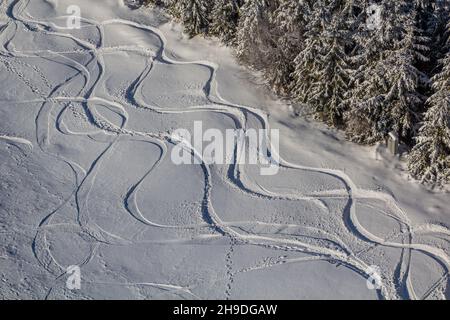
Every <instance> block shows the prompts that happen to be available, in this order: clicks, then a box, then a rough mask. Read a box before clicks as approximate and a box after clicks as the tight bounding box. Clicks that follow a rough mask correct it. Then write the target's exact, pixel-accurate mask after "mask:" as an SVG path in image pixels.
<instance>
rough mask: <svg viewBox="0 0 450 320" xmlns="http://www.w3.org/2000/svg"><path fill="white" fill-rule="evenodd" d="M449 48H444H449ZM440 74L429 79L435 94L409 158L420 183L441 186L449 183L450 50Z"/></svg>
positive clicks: (430, 101) (430, 100)
mask: <svg viewBox="0 0 450 320" xmlns="http://www.w3.org/2000/svg"><path fill="white" fill-rule="evenodd" d="M448 48H449V47H447V49H448ZM441 63H442V71H441V72H440V73H438V74H437V75H436V76H434V77H433V78H432V81H433V89H434V94H433V95H432V96H431V97H430V98H429V99H428V101H427V103H428V105H429V106H430V108H429V109H428V111H427V112H426V114H425V119H424V122H423V124H422V127H421V128H420V133H419V136H418V137H417V138H416V141H417V144H416V146H415V147H414V148H413V149H412V151H411V154H410V155H409V171H410V172H411V175H412V176H413V177H414V178H416V179H418V180H420V181H421V182H422V183H426V184H431V185H433V186H443V185H444V184H446V183H449V182H450V50H449V49H448V53H447V55H446V57H445V58H444V59H443V60H442V61H441Z"/></svg>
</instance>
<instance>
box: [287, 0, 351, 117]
mask: <svg viewBox="0 0 450 320" xmlns="http://www.w3.org/2000/svg"><path fill="white" fill-rule="evenodd" d="M349 3H351V1H326V0H322V1H316V2H315V3H314V5H313V9H312V13H311V16H310V20H309V22H308V25H307V26H306V32H305V37H306V40H305V47H304V49H303V50H302V51H301V52H300V53H299V54H298V56H297V57H296V59H295V64H296V67H295V71H294V73H293V77H294V79H295V82H294V85H293V94H294V96H295V98H296V101H297V102H299V103H300V104H303V105H306V106H308V107H310V108H312V109H313V111H314V112H315V115H316V117H318V118H320V119H322V120H323V121H325V122H327V123H328V124H330V125H339V124H341V122H342V116H343V111H344V108H345V105H344V95H345V93H346V92H347V90H348V83H349V80H350V70H349V58H348V56H347V48H348V47H350V43H349V40H350V39H351V37H350V29H349V24H350V23H351V22H352V20H353V13H352V8H351V6H350V5H349Z"/></svg>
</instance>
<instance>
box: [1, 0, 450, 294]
mask: <svg viewBox="0 0 450 320" xmlns="http://www.w3.org/2000/svg"><path fill="white" fill-rule="evenodd" d="M28 4H29V0H14V1H13V2H12V3H11V4H10V6H9V7H8V8H7V11H6V13H7V16H8V18H9V19H8V21H7V23H6V25H4V26H3V27H2V29H1V31H0V32H1V33H0V36H1V44H2V45H1V48H0V58H1V61H2V62H3V63H5V61H8V62H7V63H8V64H9V65H10V66H14V63H15V62H14V59H15V58H41V59H45V60H48V61H52V62H53V63H57V64H61V65H64V66H66V67H68V68H70V69H73V70H74V71H75V74H74V75H73V76H72V77H70V78H69V79H67V80H66V81H65V82H63V83H59V84H57V85H56V86H54V87H52V86H51V85H48V86H47V87H49V91H50V93H49V94H45V93H43V92H40V91H39V90H38V89H36V88H33V87H32V84H30V83H29V82H27V80H26V79H22V81H23V82H24V83H28V84H29V86H30V88H31V89H32V90H33V92H35V93H36V94H37V95H38V96H39V98H36V99H33V100H28V101H17V102H16V103H30V102H36V103H40V104H41V108H40V111H39V113H38V115H37V117H36V120H35V123H36V143H37V145H38V146H39V149H40V151H41V152H43V153H44V154H46V155H47V156H50V157H52V158H54V159H56V160H58V161H62V162H64V163H66V164H67V166H68V168H70V170H71V171H72V173H73V176H74V189H73V193H72V194H71V195H70V197H68V198H67V199H66V200H65V202H64V203H62V204H61V205H60V206H59V207H57V208H55V210H53V212H51V213H49V214H48V215H47V216H46V218H45V219H43V221H42V222H41V223H40V225H39V226H38V227H37V230H36V237H35V240H34V243H33V250H34V253H35V256H36V258H37V260H38V261H39V263H40V264H41V265H42V267H44V268H45V269H46V270H47V271H48V272H50V273H52V274H53V275H54V276H55V282H56V280H57V279H59V278H61V277H62V276H63V275H64V274H65V269H64V267H63V266H61V264H60V263H58V260H57V258H56V257H54V256H53V255H52V252H51V250H50V247H49V245H48V243H47V238H46V236H47V231H48V230H50V229H53V228H62V229H64V230H67V231H74V232H82V233H83V234H85V235H86V236H88V237H90V239H91V240H92V246H91V252H90V254H89V255H88V256H87V257H86V258H85V259H84V260H83V261H80V263H79V264H80V266H83V265H86V264H88V263H89V262H90V261H91V259H92V258H93V256H94V255H95V252H96V250H97V249H98V247H99V246H100V245H102V244H108V245H112V246H129V245H132V244H133V243H135V242H134V240H133V239H124V238H122V237H120V236H118V235H115V234H111V233H109V232H107V231H105V230H103V229H102V228H101V227H100V226H98V225H97V224H96V223H95V222H93V221H92V219H91V218H90V212H89V208H88V203H89V196H90V192H91V189H92V187H93V185H94V183H95V180H96V178H97V173H98V171H99V168H100V167H101V166H102V165H103V163H104V162H105V160H106V159H108V158H109V157H110V156H111V154H112V152H113V151H114V149H115V147H116V145H117V142H118V141H121V140H123V139H131V140H137V141H146V142H149V143H152V144H154V145H156V146H158V147H159V149H160V150H161V154H160V157H159V160H158V161H157V162H156V163H155V164H154V165H153V166H151V167H150V168H149V170H148V171H147V173H146V174H145V175H144V176H143V177H142V178H141V179H140V180H139V181H138V182H137V183H136V184H135V185H132V186H130V188H129V192H128V194H127V196H126V198H125V199H123V204H124V208H125V209H126V210H127V212H128V213H129V214H130V215H131V216H133V217H134V218H135V219H136V220H137V221H139V222H140V223H142V224H143V225H144V226H151V227H157V228H167V229H186V230H188V229H198V228H203V229H205V230H210V231H209V232H210V235H209V236H207V235H206V236H203V237H199V238H197V240H199V241H207V240H208V239H211V240H214V239H217V238H218V237H228V238H229V239H230V240H229V241H230V243H231V248H230V252H229V253H228V254H227V257H226V265H227V269H228V271H227V275H226V277H227V278H228V279H225V281H226V282H228V283H227V288H226V289H224V291H225V295H226V297H227V298H228V297H229V295H230V293H231V289H232V287H231V286H232V282H233V277H234V273H233V272H232V269H231V266H232V263H233V261H232V254H231V252H232V251H233V249H234V247H235V246H237V245H239V244H251V245H255V246H262V247H265V248H269V249H273V250H280V251H296V252H303V253H307V254H309V257H306V258H298V259H286V257H285V256H282V258H281V260H280V261H278V262H277V263H270V264H266V265H263V266H254V267H250V268H247V269H245V270H241V271H240V272H250V271H252V270H257V269H261V268H269V267H272V266H273V265H277V264H279V263H300V262H301V263H304V262H307V261H317V260H326V261H330V262H337V263H340V264H342V265H344V266H346V267H348V268H350V269H351V270H353V271H355V272H357V273H359V274H360V275H362V276H364V277H366V278H368V277H369V276H370V275H369V274H366V270H367V269H368V267H369V264H368V263H367V262H365V261H363V260H362V259H361V258H360V257H359V254H360V253H354V252H352V250H351V249H349V247H348V246H347V245H346V244H345V242H344V241H343V240H342V239H339V238H337V237H335V236H332V235H331V234H328V233H327V232H326V230H321V231H322V233H321V235H322V237H323V240H326V241H332V242H333V243H334V244H335V246H334V248H328V247H321V246H318V245H312V244H310V243H307V242H302V241H300V240H298V239H294V238H282V237H279V236H278V237H275V236H271V235H270V234H269V235H267V234H254V233H251V232H248V231H245V230H246V228H245V227H246V226H258V225H259V226H263V225H270V224H266V223H263V222H259V221H246V222H232V221H223V220H222V219H221V217H220V216H219V215H218V214H217V213H216V211H215V208H214V204H213V203H212V200H211V193H212V190H213V188H214V184H213V181H212V175H211V171H210V170H211V169H210V167H209V166H208V165H206V164H205V163H204V162H203V164H202V165H201V166H202V169H203V172H204V176H205V186H204V196H203V211H204V216H203V218H204V223H202V224H199V225H183V226H173V225H162V224H159V223H155V222H152V221H150V220H148V219H147V218H145V216H144V215H143V214H142V212H141V210H140V208H139V207H138V204H137V201H136V197H137V196H138V194H139V190H140V187H141V185H142V183H143V182H144V181H145V180H146V179H147V178H149V177H150V176H151V174H152V172H153V171H154V170H155V169H156V168H157V167H158V166H159V165H160V163H161V161H162V160H163V159H165V158H166V155H167V150H168V146H169V145H170V144H174V143H177V141H176V138H174V137H173V136H171V134H170V133H165V132H140V131H134V130H130V129H127V128H126V125H127V120H128V114H127V111H126V110H127V108H140V109H145V110H147V111H148V112H156V113H159V114H182V113H187V112H215V113H223V114H226V115H228V116H229V117H231V118H232V119H233V120H234V121H235V123H236V126H237V127H238V128H243V129H245V128H247V116H248V115H249V114H251V115H253V116H254V117H256V118H257V119H258V120H259V121H260V123H261V126H262V128H264V129H270V124H269V121H268V117H267V115H266V114H265V113H264V112H263V111H261V110H259V109H255V108H250V107H247V106H243V105H237V104H233V103H231V102H229V101H226V100H225V99H223V98H222V97H221V95H220V93H219V90H218V83H217V81H216V74H217V70H218V68H219V66H218V65H216V64H214V63H211V62H209V61H190V62H183V61H175V60H172V59H170V58H169V57H168V56H167V55H166V51H165V49H166V45H167V41H166V39H165V37H164V34H162V32H161V31H160V30H158V29H157V28H154V27H151V26H147V25H144V24H140V23H137V22H133V21H128V20H122V19H112V20H107V21H103V22H101V23H100V22H97V21H93V20H88V19H82V22H83V27H85V26H91V27H92V26H93V27H95V28H97V30H98V32H99V36H100V41H99V43H98V44H92V43H90V42H88V41H85V40H83V39H80V38H77V37H75V36H73V35H71V34H69V33H66V32H64V29H62V28H60V27H58V26H56V25H55V24H54V23H52V22H48V21H43V20H34V19H33V18H32V17H31V16H30V15H29V13H27V14H25V10H26V8H27V6H28ZM112 24H115V25H125V26H128V27H132V28H136V29H139V30H141V31H143V32H148V33H150V34H152V35H153V36H156V37H157V38H159V40H160V43H161V47H160V49H159V50H158V51H157V52H152V51H151V50H149V49H148V48H145V47H141V46H117V47H109V48H107V47H104V41H103V39H104V27H105V26H107V25H112ZM19 25H22V26H24V27H25V28H27V29H28V30H29V31H31V32H38V33H42V34H48V35H52V36H58V37H63V38H68V39H71V40H73V41H74V42H75V43H76V44H77V45H79V47H80V49H79V50H78V51H77V52H83V53H85V54H89V55H90V56H91V59H90V60H89V61H88V63H86V64H85V65H83V64H81V63H79V62H77V61H75V60H73V59H71V58H69V57H68V56H66V55H65V54H67V53H71V52H70V51H66V52H56V51H51V50H36V51H24V52H20V51H16V50H15V49H14V48H13V47H12V46H11V41H12V40H13V39H14V37H15V35H16V32H17V29H18V26H19ZM120 51H130V52H134V53H137V54H140V55H141V56H142V57H144V58H145V59H146V62H147V63H146V67H145V68H144V70H143V71H142V73H141V74H140V75H139V77H138V78H137V79H136V80H135V81H134V82H133V83H132V84H131V85H130V87H129V88H128V90H127V92H126V95H125V96H124V97H122V98H123V101H121V102H120V101H114V100H108V99H105V98H100V97H97V96H95V95H94V92H95V89H96V87H97V86H98V84H99V82H100V81H101V79H102V76H103V75H104V73H105V69H106V66H105V62H104V60H103V55H104V54H105V53H108V52H113V53H114V52H120ZM72 52H73V51H72ZM155 60H156V61H159V62H161V63H167V64H173V65H189V64H191V65H192V64H194V65H201V66H204V67H206V68H208V69H209V70H210V71H211V78H210V79H209V81H208V83H207V85H206V86H205V87H204V88H203V90H204V93H205V95H206V97H207V99H208V100H209V102H210V103H209V104H208V105H202V106H194V107H188V108H182V109H170V110H167V109H164V108H160V107H157V106H152V105H149V104H147V103H146V102H145V101H144V99H143V98H142V97H140V95H139V93H140V92H141V88H142V86H143V83H144V81H145V80H146V79H147V78H148V77H150V76H151V74H152V67H153V61H155ZM89 65H91V66H92V65H96V67H97V68H98V70H99V73H98V75H95V74H92V72H91V71H90V70H89ZM36 68H37V67H36ZM36 68H35V72H37V71H38V69H36ZM40 76H41V78H42V79H43V81H44V83H49V81H48V80H47V79H46V78H45V76H44V75H43V74H42V73H40ZM80 77H81V78H82V79H83V81H84V86H83V88H82V89H81V90H80V91H79V93H78V95H77V96H70V95H68V94H66V93H65V91H64V88H65V87H66V86H68V85H69V84H70V82H71V81H73V80H74V79H76V78H80ZM57 103H61V104H64V106H63V108H60V110H56V109H57V108H55V104H57ZM70 103H81V104H82V105H83V108H84V111H85V113H86V116H87V118H88V119H89V121H90V122H91V124H93V125H95V127H97V130H96V131H92V132H85V133H83V134H84V135H86V136H89V138H91V139H96V137H97V136H98V135H101V134H102V133H108V137H109V138H108V139H107V141H106V143H107V147H106V148H105V150H104V151H103V152H102V153H101V155H100V156H99V157H98V158H97V159H96V160H95V161H94V163H92V165H91V166H90V167H89V168H87V169H85V168H83V167H82V166H81V165H79V164H77V163H76V162H74V161H72V160H71V159H65V158H63V157H61V156H59V155H57V154H56V153H54V152H52V150H51V143H50V142H49V141H50V131H51V127H52V126H54V127H55V128H56V130H58V131H59V132H60V133H62V134H65V135H79V134H80V133H75V132H71V131H70V130H69V129H67V127H66V126H65V125H64V122H63V114H64V112H65V111H66V110H67V107H68V105H69V104H70ZM96 104H97V105H98V104H101V105H103V106H106V107H107V108H109V109H110V110H114V112H116V113H117V114H119V115H120V116H121V118H122V119H123V123H122V124H121V125H117V124H114V123H112V122H111V121H109V120H108V119H106V118H105V117H103V116H102V115H101V114H100V113H99V112H98V110H97V109H96ZM52 119H56V121H54V122H52ZM0 140H4V141H6V142H8V143H13V144H19V145H21V146H23V145H25V146H28V147H30V148H32V146H33V144H32V143H31V142H30V141H28V140H25V139H22V138H19V137H10V136H6V135H0ZM267 141H269V137H267ZM184 146H185V148H188V149H189V151H190V152H192V153H193V154H194V155H195V156H197V157H199V159H201V155H200V154H199V153H198V152H197V151H196V150H195V149H194V148H193V147H192V146H189V145H187V144H185V145H184ZM268 149H269V150H270V152H271V153H272V155H274V156H277V157H274V159H279V165H280V166H281V167H282V168H285V169H287V170H302V171H306V172H312V173H318V174H324V175H329V176H332V177H334V178H336V179H338V180H340V181H341V182H342V183H343V184H344V185H345V188H346V193H345V194H343V193H342V191H333V190H330V191H328V192H323V193H319V194H276V193H273V192H270V191H268V190H266V189H264V188H263V187H261V186H259V185H258V184H257V183H256V182H252V181H251V180H250V178H249V177H248V176H246V172H245V167H244V166H242V165H230V167H229V171H228V176H226V177H223V179H225V180H226V182H227V183H228V185H229V186H231V187H232V190H234V191H235V192H244V193H246V194H247V195H249V196H252V197H260V198H265V199H285V200H292V201H296V200H304V201H312V202H314V203H315V204H319V205H321V206H322V207H324V208H325V209H326V207H325V205H323V204H322V199H326V198H335V199H343V200H345V201H347V206H346V209H345V212H344V215H343V217H344V223H345V226H346V227H347V231H348V232H349V234H351V235H353V236H354V237H356V238H357V239H359V240H360V241H363V242H366V243H368V244H370V247H369V249H367V250H370V249H371V248H373V247H376V246H381V247H392V248H399V249H401V250H402V255H401V256H402V258H401V261H399V262H398V267H397V272H396V277H395V279H387V278H386V277H384V276H383V286H382V288H381V289H380V290H379V292H378V293H379V296H380V297H381V298H385V299H396V298H397V299H398V298H411V299H418V298H420V297H417V295H416V293H415V292H414V286H413V284H412V281H411V276H410V272H411V261H410V260H411V252H412V251H420V252H423V253H425V254H426V255H427V256H429V257H432V258H433V259H435V260H436V261H437V262H438V263H439V264H440V265H442V267H443V268H444V270H445V274H444V277H443V279H441V280H440V281H438V282H437V283H436V285H435V286H434V287H433V288H431V289H430V291H432V290H435V289H436V288H437V287H439V286H442V285H445V282H446V281H445V280H446V279H448V277H447V275H448V272H449V268H450V257H449V255H448V254H447V253H446V252H445V251H444V250H442V249H440V248H437V247H433V246H430V245H426V244H421V243H415V242H414V241H413V240H414V235H415V234H419V233H420V234H440V235H441V236H443V237H449V235H450V230H448V229H446V228H444V227H442V226H436V225H423V226H415V225H412V223H411V221H410V220H409V219H408V215H407V214H406V212H404V211H403V210H402V208H400V207H399V205H398V204H397V202H396V200H395V199H394V198H393V197H392V196H391V195H388V194H385V193H381V192H376V191H371V190H364V189H361V188H359V187H358V186H357V185H356V184H355V183H354V182H353V181H352V180H351V179H350V177H349V176H348V175H347V174H345V173H344V172H342V171H340V170H334V169H327V168H313V167H307V166H302V165H300V164H294V163H290V162H288V161H285V160H283V158H282V157H281V155H276V154H274V152H275V150H273V148H271V145H269V146H268ZM273 161H274V162H275V160H273ZM242 177H246V179H243V178H242ZM71 199H75V201H76V208H77V211H78V225H75V224H73V225H70V224H67V225H63V224H53V223H52V217H53V215H54V214H55V213H56V212H58V211H59V210H61V209H62V208H63V207H64V206H66V205H67V204H68V203H69V202H70V201H71ZM368 199H375V200H379V201H383V202H384V203H385V204H386V205H387V206H388V207H389V209H390V211H391V213H386V212H383V214H384V215H386V216H389V217H391V218H394V219H395V220H396V221H398V223H399V224H400V225H401V226H402V228H404V229H405V230H406V232H407V235H408V237H407V238H408V241H407V242H406V243H398V242H394V241H393V240H392V239H395V238H397V237H398V236H399V234H393V235H391V236H389V237H386V238H384V239H383V238H380V237H379V236H376V235H374V234H372V233H371V232H369V231H368V230H367V229H366V228H365V227H364V226H363V225H362V224H361V223H360V222H359V220H358V213H357V209H356V204H357V202H358V201H364V200H368ZM271 226H277V225H275V224H272V225H271ZM279 227H286V228H287V227H298V228H300V227H301V226H295V225H279ZM237 230H239V231H237ZM305 232H306V229H305ZM306 233H307V232H306ZM174 241H177V240H174ZM191 241H196V238H195V237H194V238H193V239H191ZM336 248H337V249H336ZM111 285H123V286H133V285H144V286H153V287H156V288H160V289H161V288H162V289H164V290H169V291H173V292H174V293H175V294H181V293H183V294H187V296H188V297H190V298H199V297H197V296H196V295H195V294H194V293H193V292H192V291H191V289H190V288H188V287H181V286H178V285H176V284H167V283H166V284H162V283H153V282H147V283H140V284H139V283H119V284H111ZM398 287H403V288H406V292H402V291H400V292H399V291H398V290H397V289H396V288H398ZM50 292H51V290H50ZM50 292H49V293H50ZM430 294H431V292H427V294H426V296H425V298H426V297H428V296H429V295H430ZM47 296H48V294H47Z"/></svg>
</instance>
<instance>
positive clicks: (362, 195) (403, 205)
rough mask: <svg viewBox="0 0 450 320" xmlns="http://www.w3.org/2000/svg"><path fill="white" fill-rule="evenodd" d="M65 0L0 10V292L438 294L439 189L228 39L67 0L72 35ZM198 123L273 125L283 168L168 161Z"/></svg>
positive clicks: (441, 254) (442, 199)
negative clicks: (297, 94) (296, 94)
mask: <svg viewBox="0 0 450 320" xmlns="http://www.w3.org/2000/svg"><path fill="white" fill-rule="evenodd" d="M73 2H74V1H73V0H71V1H68V0H32V1H27V0H6V1H5V0H2V1H1V5H0V24H1V27H0V32H1V34H0V43H1V48H0V70H1V71H0V84H1V86H2V91H1V93H0V157H1V162H0V177H1V179H0V190H1V191H0V192H1V193H0V238H1V241H0V276H1V285H0V297H2V298H8V299H14V298H38V299H43V298H48V299H64V298H71V299H75V298H102V299H104V298H106V299H108V298H131V299H140V298H146V299H159V298H169V299H179V298H185V299H227V298H232V299H256V298H258V299H265V298H272V299H282V298H284V299H302V298H303V299H312V298H317V299H327V298H337V299H377V298H393V299H408V298H411V299H421V298H435V299H436V298H438V299H444V298H448V297H449V291H448V288H447V287H448V281H449V280H448V277H447V275H448V271H449V268H450V257H449V252H450V246H449V242H450V230H449V228H448V226H449V224H450V216H449V211H448V207H449V205H450V199H449V197H448V195H445V194H434V193H431V192H428V191H426V190H425V189H423V188H422V187H420V186H418V185H416V184H414V183H412V182H408V181H407V180H406V179H405V178H404V177H402V176H401V163H399V162H398V161H397V160H395V159H392V158H390V156H389V155H387V154H386V153H384V152H383V150H382V148H381V149H380V150H381V151H380V152H379V155H378V156H377V157H376V156H375V155H374V154H375V150H374V149H372V148H370V149H369V148H363V147H360V146H356V145H353V144H350V143H345V142H343V141H342V139H341V138H340V137H339V134H338V133H335V132H332V131H329V130H328V129H326V128H324V127H321V126H320V125H317V124H311V123H308V122H307V121H305V120H302V119H294V118H290V116H289V109H288V107H287V106H285V105H284V104H283V103H282V102H280V101H277V100H275V99H274V98H273V97H271V96H270V95H269V94H268V93H266V90H265V89H264V86H261V85H258V83H255V82H256V81H258V80H257V79H255V78H252V77H251V75H250V74H249V73H248V72H246V71H245V70H243V69H242V68H241V67H239V65H238V64H237V63H236V61H235V60H234V59H233V57H232V55H231V54H230V52H229V50H228V49H226V48H223V47H220V46H219V45H218V44H217V43H215V42H214V41H212V40H204V39H186V38H185V37H184V36H183V35H182V34H181V32H180V26H178V25H176V24H170V23H164V19H163V18H162V17H161V15H160V14H159V13H158V12H156V11H152V10H149V9H148V10H147V9H145V10H144V9H142V10H135V11H132V10H130V9H129V8H128V7H127V6H126V5H124V3H123V2H122V1H119V0H103V1H91V0H77V1H76V4H77V5H78V6H80V8H81V14H82V17H83V19H82V27H81V29H75V30H68V29H66V28H65V24H66V18H64V17H63V16H64V15H65V14H66V9H67V8H68V7H69V6H70V5H72V4H73ZM268 112H269V113H270V117H269V116H267V113H268ZM195 121H202V122H203V124H204V127H205V128H204V129H208V128H217V129H220V130H221V131H225V130H226V129H235V128H270V127H272V128H278V129H280V131H281V150H280V154H281V157H282V160H281V161H280V162H281V169H280V172H279V173H278V174H277V175H275V176H261V175H260V174H259V173H260V171H259V167H258V166H255V165H237V166H234V165H206V164H204V163H203V164H199V165H181V166H176V165H175V164H174V163H173V161H171V158H170V154H171V151H172V149H173V148H174V144H173V139H172V132H173V131H174V130H175V129H178V128H187V129H191V128H192V127H193V123H194V122H195ZM377 158H378V160H377ZM69 266H79V267H80V271H81V289H80V290H70V289H69V288H67V285H66V281H67V279H68V277H69V276H70V275H69V274H68V273H67V268H68V267H69ZM378 269H379V273H380V276H381V282H380V283H379V284H380V287H379V289H378V290H370V289H369V288H368V286H367V283H366V280H367V279H369V280H371V279H373V277H374V274H373V271H374V270H378ZM369 287H370V286H369Z"/></svg>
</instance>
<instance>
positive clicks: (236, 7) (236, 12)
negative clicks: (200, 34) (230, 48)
mask: <svg viewBox="0 0 450 320" xmlns="http://www.w3.org/2000/svg"><path fill="white" fill-rule="evenodd" d="M213 2H214V5H213V7H212V11H211V18H210V20H211V25H210V28H209V31H210V34H212V35H215V36H218V37H219V38H220V39H221V40H222V41H223V42H224V43H225V44H227V45H236V40H237V39H236V32H237V26H238V23H239V18H240V14H241V9H240V8H241V6H242V5H243V1H242V0H214V1H213Z"/></svg>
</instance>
